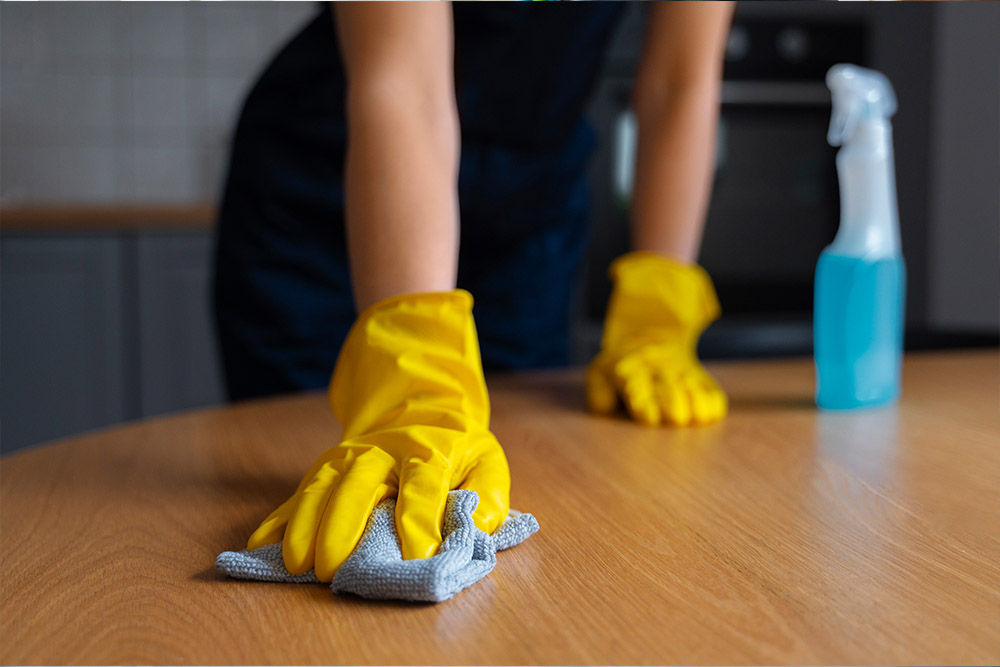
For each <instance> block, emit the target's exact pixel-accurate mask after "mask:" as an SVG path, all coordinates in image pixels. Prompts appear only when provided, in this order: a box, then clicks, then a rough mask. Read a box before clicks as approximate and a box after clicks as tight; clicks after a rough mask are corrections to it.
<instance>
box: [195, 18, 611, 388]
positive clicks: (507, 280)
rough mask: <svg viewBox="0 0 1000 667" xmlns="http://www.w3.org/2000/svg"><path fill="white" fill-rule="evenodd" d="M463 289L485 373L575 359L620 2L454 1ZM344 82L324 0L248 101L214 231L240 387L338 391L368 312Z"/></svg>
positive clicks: (217, 303) (220, 300)
mask: <svg viewBox="0 0 1000 667" xmlns="http://www.w3.org/2000/svg"><path fill="white" fill-rule="evenodd" d="M453 7H454V16H455V81H456V95H457V101H458V109H459V118H460V122H461V129H462V152H461V163H460V169H459V183H458V188H459V207H460V216H461V249H460V254H459V268H458V286H459V287H461V288H464V289H467V290H469V291H470V292H471V293H472V294H473V296H474V297H475V306H474V316H475V318H476V326H477V329H478V331H479V338H480V347H481V349H482V355H483V363H484V365H485V366H486V367H487V368H503V369H525V368H540V367H546V366H558V365H563V364H565V363H566V362H567V361H568V358H569V342H570V341H569V337H570V330H569V320H570V307H571V302H572V299H573V294H574V286H575V283H576V280H577V277H578V271H579V267H580V262H581V259H582V256H583V252H584V246H585V242H586V238H587V199H588V195H587V186H586V178H585V171H586V165H587V159H588V157H589V155H590V153H591V151H592V149H593V144H594V136H593V132H592V131H591V129H590V128H589V127H588V126H587V124H586V122H585V121H584V120H583V118H582V109H583V106H584V104H585V102H586V99H587V97H588V95H589V93H590V91H591V89H592V87H593V83H594V79H595V76H596V73H597V70H598V68H599V66H600V63H601V59H602V54H603V51H604V47H605V45H606V43H607V40H608V38H609V37H610V34H611V32H612V30H613V28H614V25H615V23H616V21H617V19H618V17H619V15H620V6H619V5H618V4H617V3H552V4H541V3H537V4H535V3H523V4H522V3H455V4H454V5H453ZM344 95H345V79H344V71H343V66H342V62H341V58H340V54H339V51H338V47H337V41H336V35H335V30H334V25H333V17H332V12H331V10H330V8H329V6H328V5H324V6H323V8H322V9H321V10H320V13H319V14H318V15H317V17H316V18H315V19H314V20H313V21H312V22H310V23H309V24H308V25H307V26H306V27H305V28H304V29H303V30H302V31H301V32H300V33H299V34H298V35H297V36H296V37H295V38H294V39H292V41H291V42H289V43H288V44H287V45H286V46H285V47H284V48H283V49H282V50H281V51H280V52H279V53H278V54H277V55H276V56H275V58H274V59H273V60H272V61H271V63H270V64H269V65H268V67H267V68H266V70H265V71H264V73H263V74H262V75H261V77H260V78H259V80H258V81H257V82H256V84H255V85H254V87H253V89H252V91H251V92H250V94H249V96H248V98H247V100H246V102H245V103H244V106H243V109H242V111H241V114H240V119H239V123H238V125H237V128H236V131H235V135H234V137H233V142H232V151H231V155H230V163H229V171H228V177H227V180H226V184H225V191H224V194H223V199H222V205H221V207H220V213H219V221H218V225H217V227H216V254H215V277H214V286H213V290H214V295H213V296H214V310H215V322H216V327H217V330H218V335H219V343H220V349H221V352H222V359H223V365H224V369H225V376H226V385H227V388H228V391H229V395H230V398H231V399H232V400H239V399H244V398H251V397H257V396H266V395H270V394H277V393H284V392H290V391H301V390H307V389H315V388H319V387H324V386H326V385H327V384H328V383H329V381H330V374H331V372H332V370H333V366H334V364H335V362H336V358H337V354H338V352H339V350H340V346H341V344H342V342H343V340H344V338H345V337H346V336H347V331H348V329H349V328H350V326H351V324H352V323H353V321H354V319H355V317H356V311H355V306H354V300H353V296H352V292H351V282H350V273H349V270H348V263H347V248H346V239H345V233H344V219H343V216H344V192H343V166H344V165H343V163H344V155H345V148H346V145H345V144H346V122H345V111H344Z"/></svg>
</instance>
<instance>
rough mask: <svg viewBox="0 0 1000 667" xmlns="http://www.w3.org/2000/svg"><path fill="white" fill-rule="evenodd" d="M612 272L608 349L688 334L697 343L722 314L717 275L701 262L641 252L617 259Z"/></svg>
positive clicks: (607, 332) (605, 332)
mask: <svg viewBox="0 0 1000 667" xmlns="http://www.w3.org/2000/svg"><path fill="white" fill-rule="evenodd" d="M608 274H609V276H610V277H611V280H612V281H613V282H614V290H613V291H612V294H611V300H610V302H609V304H608V314H607V318H606V320H605V327H604V340H603V347H604V348H605V349H608V348H609V347H620V346H621V345H622V344H623V343H624V341H625V340H627V339H629V338H635V337H641V338H653V339H656V338H663V337H673V338H678V337H683V338H687V339H690V341H691V343H692V344H693V343H694V342H696V341H697V337H698V336H699V335H700V334H701V332H702V331H704V329H705V328H706V327H707V326H708V325H709V324H710V323H711V322H712V321H713V320H715V319H717V318H718V317H719V314H720V313H721V308H720V306H719V300H718V297H717V296H716V294H715V288H714V286H713V285H712V279H711V278H710V277H709V275H708V273H707V272H706V271H705V270H704V269H703V268H701V267H700V266H698V265H697V264H683V263H681V262H678V261H675V260H672V259H668V258H666V257H663V256H662V255H657V254H655V253H651V252H644V251H638V252H631V253H628V254H626V255H622V256H621V257H619V258H618V259H616V260H615V261H614V262H612V263H611V266H610V268H609V270H608Z"/></svg>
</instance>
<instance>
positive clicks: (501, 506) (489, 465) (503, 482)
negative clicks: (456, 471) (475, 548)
mask: <svg viewBox="0 0 1000 667" xmlns="http://www.w3.org/2000/svg"><path fill="white" fill-rule="evenodd" d="M459 488H460V489H470V490H472V491H475V492H476V494H477V495H478V496H479V505H478V506H477V507H476V511H475V512H473V513H472V519H473V520H474V521H475V523H476V527H477V528H479V530H481V531H483V532H484V533H486V534H487V535H492V534H493V533H494V532H496V529H497V528H499V527H500V525H501V524H503V522H504V521H505V520H506V519H507V513H508V512H509V511H510V469H509V467H508V466H507V457H506V456H505V455H504V453H503V450H502V449H501V448H500V445H499V444H497V445H496V449H494V450H491V451H490V452H489V453H487V454H486V455H484V456H482V457H480V459H479V460H478V461H476V462H475V464H473V466H472V469H471V470H470V471H469V474H468V475H466V477H465V480H464V481H463V482H462V484H461V486H459Z"/></svg>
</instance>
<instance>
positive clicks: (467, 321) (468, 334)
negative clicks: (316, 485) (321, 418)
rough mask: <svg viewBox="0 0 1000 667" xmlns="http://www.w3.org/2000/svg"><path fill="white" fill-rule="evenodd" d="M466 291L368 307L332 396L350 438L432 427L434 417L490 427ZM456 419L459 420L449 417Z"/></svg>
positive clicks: (340, 362) (345, 351)
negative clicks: (412, 426)
mask: <svg viewBox="0 0 1000 667" xmlns="http://www.w3.org/2000/svg"><path fill="white" fill-rule="evenodd" d="M472 304H473V299H472V295H471V294H469V293H468V292H466V291H465V290H453V291H451V292H428V293H418V294H405V295H399V296H393V297H389V298H388V299H384V300H382V301H379V302H377V303H375V304H373V305H371V306H369V307H368V308H366V309H365V310H364V311H363V312H362V313H361V314H360V315H359V316H358V319H357V320H356V321H355V323H354V325H353V326H352V327H351V330H350V332H349V333H348V335H347V339H346V340H345V341H344V345H343V347H342V348H341V350H340V356H339V357H338V358H337V365H336V368H335V369H334V372H333V378H332V380H331V382H330V390H329V398H330V405H331V407H332V408H333V413H334V416H336V417H337V419H338V420H339V421H340V423H341V424H342V425H343V427H344V435H343V437H344V439H348V438H351V437H354V436H356V435H358V434H361V433H367V432H370V431H372V430H374V429H376V428H388V427H398V426H406V425H408V424H409V423H410V422H411V421H412V422H413V423H426V416H427V413H428V411H433V412H434V413H435V414H438V415H439V416H442V417H443V418H444V420H445V421H446V422H449V423H450V422H452V421H453V422H454V424H455V426H456V428H463V427H464V426H463V425H464V423H465V422H467V421H468V420H470V419H471V420H472V421H473V422H475V423H478V424H480V425H482V426H488V424H489V409H490V408H489V397H488V394H487V392H486V382H485V379H484V377H483V366H482V359H481V357H480V352H479V339H478V336H477V334H476V327H475V323H474V322H473V318H472ZM449 413H450V414H453V415H454V416H455V418H454V419H453V420H451V419H448V418H447V416H446V415H447V414H449Z"/></svg>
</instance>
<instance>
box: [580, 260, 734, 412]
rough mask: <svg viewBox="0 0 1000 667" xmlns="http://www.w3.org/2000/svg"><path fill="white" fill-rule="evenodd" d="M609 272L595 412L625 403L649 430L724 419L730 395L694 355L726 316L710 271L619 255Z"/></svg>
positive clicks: (593, 388) (592, 403)
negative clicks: (610, 288) (722, 314)
mask: <svg viewBox="0 0 1000 667" xmlns="http://www.w3.org/2000/svg"><path fill="white" fill-rule="evenodd" d="M609 273H610V275H611V279H612V281H613V282H614V289H613V291H612V293H611V300H610V301H609V303H608V312H607V316H606V318H605V321H604V336H603V338H602V340H601V353H600V354H599V355H598V356H597V358H596V359H594V361H593V362H591V364H590V367H589V368H588V369H587V404H588V407H589V408H590V410H591V411H593V412H596V413H601V414H606V413H609V412H613V411H614V410H615V409H616V407H617V405H618V403H619V399H621V401H622V402H624V404H625V407H626V409H627V410H628V413H629V414H630V415H631V416H632V418H633V419H635V420H636V421H637V422H639V423H641V424H645V425H648V426H657V425H659V424H671V425H674V426H687V425H689V424H709V423H712V422H716V421H719V420H720V419H722V418H723V417H724V416H725V415H726V409H727V400H726V395H725V393H723V391H722V389H720V388H719V385H718V384H716V382H715V380H714V379H713V378H712V376H710V375H709V374H708V372H707V371H706V370H705V369H704V367H703V366H702V365H701V362H699V361H698V357H697V355H696V347H697V344H698V336H700V335H701V332H702V331H704V329H705V327H707V326H708V324H709V323H710V322H711V321H712V320H714V319H716V318H717V317H718V316H719V312H720V311H719V301H718V299H717V298H716V296H715V289H714V288H713V287H712V281H711V279H710V278H709V277H708V274H707V273H705V271H704V269H702V268H701V267H699V266H696V265H692V266H686V265H683V264H679V263H677V262H675V261H673V260H669V259H666V258H665V257H661V256H659V255H655V254H653V253H648V252H633V253H629V254H627V255H623V256H622V257H619V258H618V259H617V260H615V261H614V262H613V263H612V264H611V269H610V271H609Z"/></svg>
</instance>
